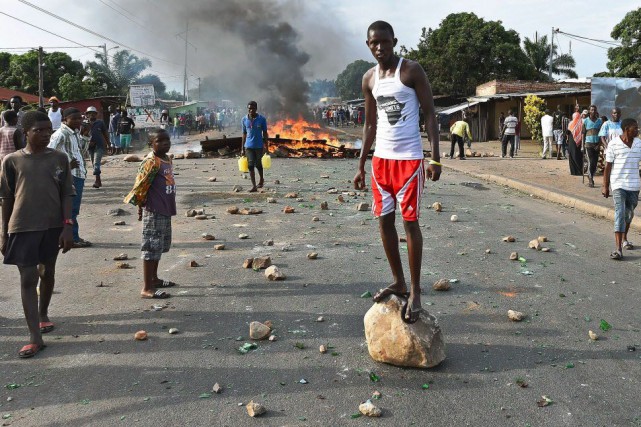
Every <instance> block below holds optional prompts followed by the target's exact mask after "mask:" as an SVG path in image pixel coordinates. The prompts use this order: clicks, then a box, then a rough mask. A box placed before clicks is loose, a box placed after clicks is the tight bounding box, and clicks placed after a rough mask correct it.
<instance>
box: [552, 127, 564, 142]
mask: <svg viewBox="0 0 641 427" xmlns="http://www.w3.org/2000/svg"><path fill="white" fill-rule="evenodd" d="M552 133H553V134H554V140H555V141H556V145H563V131H562V130H560V129H555V130H553V131H552Z"/></svg>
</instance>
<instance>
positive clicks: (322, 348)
mask: <svg viewBox="0 0 641 427" xmlns="http://www.w3.org/2000/svg"><path fill="white" fill-rule="evenodd" d="M318 351H320V352H321V354H325V353H327V346H325V345H321V346H320V347H318Z"/></svg>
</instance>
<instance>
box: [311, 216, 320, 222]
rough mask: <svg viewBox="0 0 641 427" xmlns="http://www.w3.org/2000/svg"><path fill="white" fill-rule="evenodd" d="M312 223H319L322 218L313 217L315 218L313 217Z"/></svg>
mask: <svg viewBox="0 0 641 427" xmlns="http://www.w3.org/2000/svg"><path fill="white" fill-rule="evenodd" d="M312 221H313V222H318V221H320V218H319V217H317V216H313V217H312Z"/></svg>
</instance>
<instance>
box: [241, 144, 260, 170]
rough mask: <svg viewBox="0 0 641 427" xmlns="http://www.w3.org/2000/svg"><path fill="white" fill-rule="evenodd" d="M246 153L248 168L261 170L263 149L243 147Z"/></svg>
mask: <svg viewBox="0 0 641 427" xmlns="http://www.w3.org/2000/svg"><path fill="white" fill-rule="evenodd" d="M245 152H246V153H247V163H248V165H249V170H252V169H254V167H255V168H257V169H258V170H261V169H262V168H263V164H262V163H261V162H262V159H263V149H262V148H245Z"/></svg>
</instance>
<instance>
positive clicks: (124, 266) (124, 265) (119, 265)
mask: <svg viewBox="0 0 641 427" xmlns="http://www.w3.org/2000/svg"><path fill="white" fill-rule="evenodd" d="M116 268H119V269H121V270H127V269H128V268H131V266H130V265H129V264H127V263H126V262H119V263H117V264H116Z"/></svg>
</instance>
